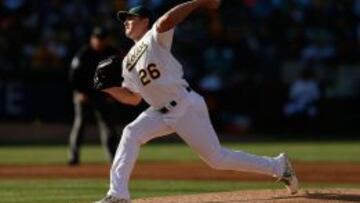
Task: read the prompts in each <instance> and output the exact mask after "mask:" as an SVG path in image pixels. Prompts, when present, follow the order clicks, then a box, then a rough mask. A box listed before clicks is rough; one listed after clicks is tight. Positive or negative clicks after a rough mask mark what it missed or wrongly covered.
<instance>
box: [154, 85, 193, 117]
mask: <svg viewBox="0 0 360 203" xmlns="http://www.w3.org/2000/svg"><path fill="white" fill-rule="evenodd" d="M186 91H188V92H191V91H192V89H191V87H186ZM169 104H170V106H172V107H175V106H176V105H177V102H176V101H175V100H172V101H171V102H170V103H169ZM159 111H160V112H161V113H163V114H165V113H167V112H169V111H170V109H168V108H167V107H166V106H164V107H162V108H161V109H159Z"/></svg>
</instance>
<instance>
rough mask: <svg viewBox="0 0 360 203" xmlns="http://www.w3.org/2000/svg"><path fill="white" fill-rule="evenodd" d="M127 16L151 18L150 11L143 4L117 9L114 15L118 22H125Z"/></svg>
mask: <svg viewBox="0 0 360 203" xmlns="http://www.w3.org/2000/svg"><path fill="white" fill-rule="evenodd" d="M129 16H140V17H143V18H149V19H150V20H152V18H153V14H152V12H151V11H150V10H149V9H148V8H146V7H145V6H137V7H134V8H131V9H130V10H129V11H118V12H117V15H116V17H117V19H118V20H119V21H120V22H125V20H126V18H127V17H129Z"/></svg>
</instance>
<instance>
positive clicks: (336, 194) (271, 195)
mask: <svg viewBox="0 0 360 203" xmlns="http://www.w3.org/2000/svg"><path fill="white" fill-rule="evenodd" d="M359 201H360V190H355V189H305V190H301V191H300V192H299V193H298V194H296V195H289V194H288V193H287V192H286V191H285V190H256V191H239V192H223V193H207V194H197V195H186V196H170V197H156V198H146V199H137V200H134V201H133V202H134V203H159V202H161V203H175V202H176V203H205V202H206V203H237V202H251V203H253V202H263V203H264V202H306V203H308V202H310V203H312V202H359Z"/></svg>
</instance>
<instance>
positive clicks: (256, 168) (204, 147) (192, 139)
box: [174, 93, 297, 194]
mask: <svg viewBox="0 0 360 203" xmlns="http://www.w3.org/2000/svg"><path fill="white" fill-rule="evenodd" d="M191 96H192V97H193V100H194V102H193V104H192V105H191V106H189V107H188V109H187V111H186V113H185V114H184V116H183V117H182V118H181V119H179V121H178V122H177V124H176V126H174V128H175V130H176V132H177V133H178V134H179V135H180V136H181V137H182V138H183V139H184V141H185V142H186V143H187V144H188V145H189V146H190V147H191V148H192V149H193V150H194V151H195V152H197V153H198V154H199V156H200V157H201V158H202V159H203V160H204V161H205V162H206V163H207V164H208V165H209V166H211V167H212V168H215V169H222V170H236V171H248V172H254V173H260V174H266V175H271V176H275V177H279V178H282V177H283V174H284V172H285V170H286V169H287V167H286V165H287V164H289V163H288V162H289V161H288V159H287V158H286V156H284V155H282V154H281V155H279V156H278V157H275V158H272V157H265V156H256V155H253V154H248V153H245V152H242V151H232V150H229V149H226V148H222V147H221V146H220V143H219V140H218V137H217V135H216V133H215V131H214V129H213V126H212V124H211V121H210V119H209V115H208V110H207V107H206V104H205V102H204V100H203V98H202V97H200V96H198V95H197V94H196V93H193V95H191ZM194 97H195V98H194ZM290 168H291V166H290ZM294 176H295V175H294ZM295 178H296V177H295ZM293 189H294V190H296V191H297V180H296V188H293ZM291 193H292V194H293V191H291Z"/></svg>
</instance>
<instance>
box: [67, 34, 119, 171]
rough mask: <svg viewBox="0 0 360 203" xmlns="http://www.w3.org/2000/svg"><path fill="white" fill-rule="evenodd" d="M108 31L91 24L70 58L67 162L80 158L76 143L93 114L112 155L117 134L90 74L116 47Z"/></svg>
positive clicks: (104, 96)
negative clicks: (70, 112) (71, 104)
mask: <svg viewBox="0 0 360 203" xmlns="http://www.w3.org/2000/svg"><path fill="white" fill-rule="evenodd" d="M107 38H108V32H107V31H106V30H105V29H104V28H102V27H95V28H94V29H93V32H92V34H91V37H90V42H89V44H86V45H85V46H84V47H82V48H81V49H80V51H79V52H78V53H77V54H76V55H75V57H74V58H73V60H72V63H71V68H70V71H69V79H70V83H71V85H72V88H73V102H74V122H73V126H72V129H71V133H70V143H69V145H70V158H69V162H68V164H69V165H77V164H79V162H80V154H79V153H80V146H81V142H82V140H83V135H84V130H85V125H86V122H88V121H89V120H90V118H92V117H91V116H92V114H94V115H95V119H96V122H97V124H98V126H99V131H100V136H101V141H102V143H103V144H104V146H105V147H106V151H107V154H108V158H109V159H110V160H112V159H113V158H114V155H115V151H116V147H117V142H118V137H119V136H118V135H117V133H116V129H115V125H114V123H112V122H113V119H112V118H110V115H111V112H112V110H113V109H112V107H114V106H112V105H111V103H113V102H112V101H111V100H112V99H111V98H110V97H109V96H108V95H107V94H104V93H102V92H99V91H96V90H95V89H94V88H93V77H94V73H95V70H96V67H97V65H98V63H99V62H100V61H102V60H104V59H106V58H108V57H109V56H112V55H114V54H119V51H118V50H117V49H115V48H114V47H113V46H111V45H110V44H109V42H108V39H107Z"/></svg>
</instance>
